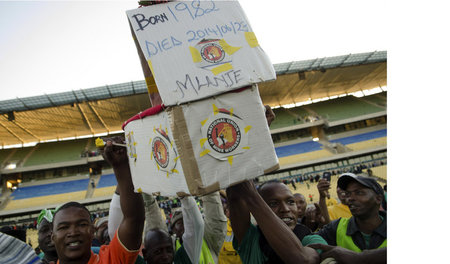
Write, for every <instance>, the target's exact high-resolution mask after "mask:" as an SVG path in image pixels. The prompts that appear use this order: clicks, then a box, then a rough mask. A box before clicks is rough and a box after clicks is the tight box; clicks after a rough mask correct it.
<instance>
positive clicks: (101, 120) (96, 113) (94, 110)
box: [87, 102, 111, 134]
mask: <svg viewBox="0 0 450 264" xmlns="http://www.w3.org/2000/svg"><path fill="white" fill-rule="evenodd" d="M87 104H88V106H89V107H90V108H91V109H92V111H93V112H94V113H95V115H96V116H97V118H98V120H100V122H101V123H102V125H103V126H104V127H105V128H106V131H108V134H109V131H111V130H110V129H109V127H108V126H107V125H106V123H105V121H103V118H102V117H101V116H100V114H99V113H98V112H97V110H96V109H95V108H94V106H93V105H91V103H90V102H87Z"/></svg>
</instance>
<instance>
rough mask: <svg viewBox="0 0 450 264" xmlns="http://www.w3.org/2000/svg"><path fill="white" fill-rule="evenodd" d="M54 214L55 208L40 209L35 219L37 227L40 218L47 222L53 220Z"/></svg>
mask: <svg viewBox="0 0 450 264" xmlns="http://www.w3.org/2000/svg"><path fill="white" fill-rule="evenodd" d="M54 214H55V210H51V209H42V211H41V212H40V213H39V216H38V219H37V228H38V229H39V227H40V224H41V222H42V220H44V219H45V220H47V221H48V222H49V223H51V222H52V221H53V215H54Z"/></svg>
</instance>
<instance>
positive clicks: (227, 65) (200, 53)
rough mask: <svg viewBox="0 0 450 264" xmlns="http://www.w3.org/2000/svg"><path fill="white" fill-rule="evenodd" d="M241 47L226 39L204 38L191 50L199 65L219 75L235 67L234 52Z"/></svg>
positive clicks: (194, 59) (193, 58)
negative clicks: (233, 63) (230, 43)
mask: <svg viewBox="0 0 450 264" xmlns="http://www.w3.org/2000/svg"><path fill="white" fill-rule="evenodd" d="M240 48H241V47H233V46H231V45H229V44H228V43H227V42H226V41H225V40H224V39H202V40H201V41H200V42H198V43H197V44H196V45H195V46H194V47H192V46H191V47H189V50H190V52H191V56H192V60H193V62H194V63H195V65H196V66H197V67H199V68H201V69H204V70H208V71H211V72H212V73H213V74H214V75H218V74H220V73H222V72H225V71H228V70H231V69H233V65H232V61H233V54H234V53H235V52H236V51H238V50H239V49H240Z"/></svg>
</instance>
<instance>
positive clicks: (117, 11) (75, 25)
mask: <svg viewBox="0 0 450 264" xmlns="http://www.w3.org/2000/svg"><path fill="white" fill-rule="evenodd" d="M386 2H387V1H372V0H369V1H361V0H340V1H336V0H314V1H301V0H277V1H261V0H241V1H240V4H241V6H242V8H243V10H244V12H245V13H246V15H247V18H248V19H249V21H250V25H251V26H252V28H253V31H254V32H255V34H256V37H257V38H258V41H259V43H260V45H261V47H262V48H263V49H264V51H265V52H266V53H267V55H268V56H269V58H270V60H271V62H272V63H273V64H276V63H283V62H290V61H298V60H308V59H315V58H322V57H331V56H339V55H346V54H350V53H361V52H372V51H376V50H378V51H379V50H387V42H386V40H387V37H386V28H387V27H388V24H387V22H386V20H385V19H379V17H380V16H381V15H383V13H385V12H386ZM275 3H276V4H275ZM137 7H138V4H137V1H115V2H110V1H97V2H93V1H76V2H75V1H73V2H70V1H39V2H38V1H31V2H25V1H0V36H1V41H0V88H1V91H2V92H1V93H0V100H6V99H13V98H17V97H19V98H21V97H28V96H35V95H43V94H51V93H58V92H65V91H71V90H79V89H86V88H93V87H98V86H104V85H111V84H117V83H123V82H129V81H139V80H143V79H144V76H143V73H142V70H141V66H140V62H139V58H138V56H137V51H136V48H135V46H134V42H133V40H132V38H131V33H130V28H129V26H128V21H127V17H126V14H125V11H126V10H130V9H135V8H137Z"/></svg>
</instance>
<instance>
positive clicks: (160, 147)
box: [150, 128, 178, 177]
mask: <svg viewBox="0 0 450 264" xmlns="http://www.w3.org/2000/svg"><path fill="white" fill-rule="evenodd" d="M153 133H154V134H153V135H154V137H153V138H152V139H151V140H150V146H151V149H152V153H151V154H150V155H151V159H152V160H154V161H155V165H156V167H157V169H158V170H162V171H165V172H167V177H168V176H169V174H170V173H174V172H177V173H178V171H177V170H176V169H175V167H176V165H177V160H178V157H177V152H176V150H175V146H173V145H172V142H171V141H170V138H169V136H168V134H167V130H163V129H161V128H154V129H153Z"/></svg>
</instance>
